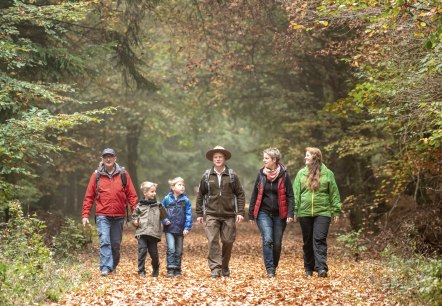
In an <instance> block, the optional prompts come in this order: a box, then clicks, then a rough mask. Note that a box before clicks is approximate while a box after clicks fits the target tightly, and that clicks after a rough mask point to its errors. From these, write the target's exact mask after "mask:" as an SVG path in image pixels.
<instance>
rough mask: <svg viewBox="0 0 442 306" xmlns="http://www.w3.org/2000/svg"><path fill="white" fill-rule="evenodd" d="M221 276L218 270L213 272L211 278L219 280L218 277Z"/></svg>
mask: <svg viewBox="0 0 442 306" xmlns="http://www.w3.org/2000/svg"><path fill="white" fill-rule="evenodd" d="M220 276H221V275H220V274H219V271H218V270H216V271H212V273H211V274H210V277H211V278H217V277H220Z"/></svg>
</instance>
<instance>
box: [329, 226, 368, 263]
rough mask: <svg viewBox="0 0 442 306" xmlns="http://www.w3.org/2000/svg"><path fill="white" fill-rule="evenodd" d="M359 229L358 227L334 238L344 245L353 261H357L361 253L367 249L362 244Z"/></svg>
mask: <svg viewBox="0 0 442 306" xmlns="http://www.w3.org/2000/svg"><path fill="white" fill-rule="evenodd" d="M361 231H362V230H361V229H360V230H358V231H352V232H349V233H347V234H341V235H339V236H338V237H337V238H336V240H337V241H339V242H341V243H342V244H343V245H344V247H345V248H346V249H347V250H348V252H349V253H350V254H351V255H352V256H353V258H354V260H355V261H359V260H360V258H361V254H362V253H363V252H365V251H366V250H367V247H366V246H364V245H363V240H362V238H361V237H360V236H361Z"/></svg>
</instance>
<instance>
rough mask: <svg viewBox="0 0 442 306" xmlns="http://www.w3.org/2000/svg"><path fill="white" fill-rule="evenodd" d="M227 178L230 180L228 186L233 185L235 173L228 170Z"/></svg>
mask: <svg viewBox="0 0 442 306" xmlns="http://www.w3.org/2000/svg"><path fill="white" fill-rule="evenodd" d="M229 178H230V184H233V183H234V182H235V171H233V169H230V168H229Z"/></svg>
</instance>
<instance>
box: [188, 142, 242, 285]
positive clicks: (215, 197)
mask: <svg viewBox="0 0 442 306" xmlns="http://www.w3.org/2000/svg"><path fill="white" fill-rule="evenodd" d="M231 157H232V154H231V153H230V152H229V151H228V150H226V149H225V148H223V147H221V146H216V147H214V148H213V149H211V150H209V151H207V153H206V158H207V159H208V160H210V161H211V162H212V163H213V167H212V168H211V169H207V170H206V171H205V173H204V175H203V177H202V178H201V182H200V186H199V190H198V195H197V199H196V214H197V222H198V223H203V220H204V219H203V217H204V215H205V216H206V222H205V232H206V237H207V240H208V246H209V255H208V258H207V259H208V263H209V268H210V270H211V277H212V278H217V277H220V276H221V275H222V276H224V277H228V276H230V268H229V261H230V257H231V254H232V247H233V242H234V241H235V238H236V223H237V222H241V221H243V220H244V204H245V194H244V190H243V188H242V185H241V183H240V181H239V178H238V175H237V174H236V173H235V172H234V171H233V170H232V169H231V168H229V167H228V166H227V165H226V164H225V162H226V160H229V159H230V158H231ZM220 238H221V244H222V246H220V243H219V240H220Z"/></svg>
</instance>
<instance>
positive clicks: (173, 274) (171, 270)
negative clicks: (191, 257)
mask: <svg viewBox="0 0 442 306" xmlns="http://www.w3.org/2000/svg"><path fill="white" fill-rule="evenodd" d="M167 276H169V277H172V276H175V273H174V270H173V269H167Z"/></svg>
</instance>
